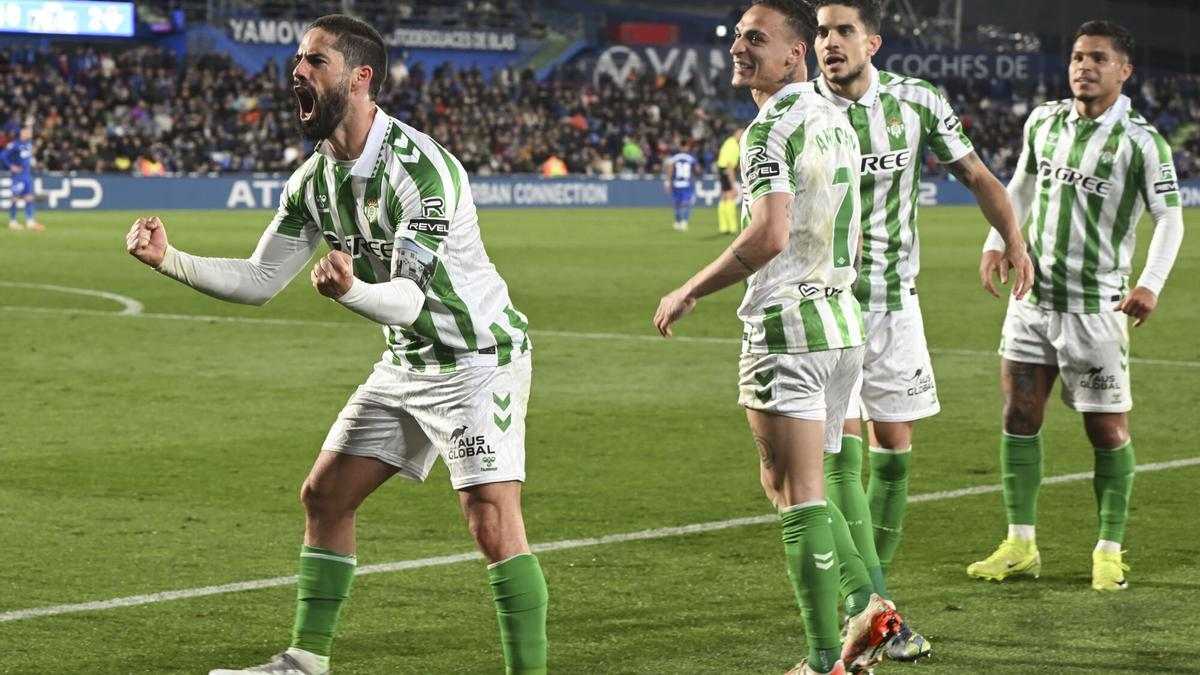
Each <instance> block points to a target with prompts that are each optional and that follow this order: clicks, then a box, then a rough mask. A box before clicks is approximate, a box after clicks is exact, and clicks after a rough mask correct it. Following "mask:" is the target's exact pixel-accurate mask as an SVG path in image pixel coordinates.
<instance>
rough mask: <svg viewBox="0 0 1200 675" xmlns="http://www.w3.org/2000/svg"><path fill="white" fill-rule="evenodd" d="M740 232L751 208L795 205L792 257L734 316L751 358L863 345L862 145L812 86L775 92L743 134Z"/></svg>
mask: <svg viewBox="0 0 1200 675" xmlns="http://www.w3.org/2000/svg"><path fill="white" fill-rule="evenodd" d="M741 148H742V149H741V169H742V183H743V185H742V194H743V195H744V199H743V200H742V227H743V229H744V228H746V227H749V226H750V212H751V208H752V207H753V205H754V203H755V202H757V201H758V200H759V199H761V198H762V197H763V196H765V195H767V194H770V193H772V192H784V193H787V194H790V195H793V202H792V209H791V211H792V219H791V223H790V224H789V228H788V244H787V247H786V248H785V249H784V250H783V252H781V253H780V254H779V255H777V256H776V257H775V258H773V259H772V260H771V261H770V262H769V263H767V265H766V266H765V267H763V268H762V269H760V270H758V271H757V272H755V273H754V274H752V275H751V276H750V278H749V279H748V280H747V288H746V295H745V297H744V298H743V300H742V305H741V307H740V308H738V316H739V317H740V318H741V319H742V321H743V322H744V323H745V331H744V334H743V338H742V351H743V353H747V354H781V353H803V352H818V351H824V350H827V349H841V348H845V347H853V346H856V345H860V344H862V343H863V333H864V331H863V319H862V311H861V309H860V307H859V303H858V301H857V300H855V299H854V295H853V293H852V292H851V290H852V288H853V285H854V278H855V275H856V270H855V265H856V263H857V250H856V245H857V242H858V239H859V225H858V219H859V198H858V170H857V169H858V162H859V155H858V139H857V138H855V135H854V130H853V129H851V128H850V125H849V124H848V123H847V122H846V118H845V116H844V115H842V114H841V112H840V111H838V109H837V108H835V107H834V106H833V105H832V104H830V103H829V101H826V100H825V99H823V98H821V97H820V96H819V95H817V93H816V90H815V89H814V87H813V84H812V83H811V82H803V83H794V84H789V85H787V86H786V87H783V88H782V89H780V90H779V91H777V92H775V95H773V96H772V97H771V98H770V99H768V100H767V102H766V103H765V104H764V105H763V106H762V108H761V109H760V110H759V113H758V116H757V117H756V118H755V119H754V121H753V122H751V123H750V126H748V127H747V128H746V131H745V132H744V133H743V134H742V142H741Z"/></svg>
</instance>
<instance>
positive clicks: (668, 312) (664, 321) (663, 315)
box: [654, 288, 696, 337]
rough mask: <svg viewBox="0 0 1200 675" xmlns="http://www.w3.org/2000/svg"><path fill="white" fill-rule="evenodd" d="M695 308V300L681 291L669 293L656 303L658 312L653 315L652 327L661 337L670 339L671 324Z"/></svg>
mask: <svg viewBox="0 0 1200 675" xmlns="http://www.w3.org/2000/svg"><path fill="white" fill-rule="evenodd" d="M695 306H696V299H695V298H693V297H691V296H690V295H688V293H687V292H686V291H685V290H684V289H682V288H679V289H676V290H674V291H671V292H670V293H668V294H667V295H665V296H663V299H662V300H660V301H659V302H658V311H657V312H655V313H654V327H655V328H657V329H658V332H659V333H660V334H661V335H662V336H663V337H671V336H672V335H674V333H672V332H671V324H673V323H675V322H676V321H678V320H680V319H681V318H683V315H685V314H687V313H688V312H690V311H692V309H693V308H695Z"/></svg>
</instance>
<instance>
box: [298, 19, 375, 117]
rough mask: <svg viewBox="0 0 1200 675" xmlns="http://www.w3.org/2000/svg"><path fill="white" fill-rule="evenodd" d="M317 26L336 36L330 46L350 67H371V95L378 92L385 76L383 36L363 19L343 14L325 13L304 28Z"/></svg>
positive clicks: (373, 95) (310, 28) (372, 96)
mask: <svg viewBox="0 0 1200 675" xmlns="http://www.w3.org/2000/svg"><path fill="white" fill-rule="evenodd" d="M314 28H320V29H321V30H323V31H325V32H327V33H330V34H331V35H333V36H334V37H335V38H337V40H336V41H335V42H334V43H333V48H334V49H336V50H338V51H339V52H341V53H342V57H343V58H345V59H346V65H347V66H348V67H350V68H357V67H359V66H370V67H371V87H370V93H371V98H372V99H375V98H376V97H378V96H379V91H380V90H381V89H383V81H384V79H386V78H387V61H388V57H387V45H385V44H384V43H383V36H381V35H380V34H379V31H377V30H375V29H374V28H372V27H371V24H369V23H367V22H366V21H360V20H359V19H356V18H354V17H352V16H348V15H346V14H326V15H325V16H323V17H321V18H319V19H317V20H316V21H313V22H312V23H310V24H308V29H307V30H312V29H314Z"/></svg>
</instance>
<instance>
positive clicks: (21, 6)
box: [0, 0, 134, 37]
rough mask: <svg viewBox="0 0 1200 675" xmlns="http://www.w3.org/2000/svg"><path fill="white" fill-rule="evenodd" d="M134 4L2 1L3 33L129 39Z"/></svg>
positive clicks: (53, 0)
mask: <svg viewBox="0 0 1200 675" xmlns="http://www.w3.org/2000/svg"><path fill="white" fill-rule="evenodd" d="M133 19H134V9H133V3H132V2H78V1H75V0H63V1H55V0H0V32H6V33H32V34H57V35H96V36H105V37H130V36H132V35H133V31H134V20H133Z"/></svg>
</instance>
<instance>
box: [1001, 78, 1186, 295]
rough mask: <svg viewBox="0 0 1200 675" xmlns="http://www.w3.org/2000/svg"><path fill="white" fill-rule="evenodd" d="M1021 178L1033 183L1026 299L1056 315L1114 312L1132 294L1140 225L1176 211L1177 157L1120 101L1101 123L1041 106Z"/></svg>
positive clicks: (1069, 105)
mask: <svg viewBox="0 0 1200 675" xmlns="http://www.w3.org/2000/svg"><path fill="white" fill-rule="evenodd" d="M1017 170H1018V171H1019V172H1023V173H1024V174H1025V176H1027V177H1026V178H1025V179H1024V180H1032V181H1035V182H1036V189H1035V192H1034V195H1035V196H1034V198H1033V203H1032V204H1031V205H1030V208H1029V210H1028V211H1029V220H1028V237H1029V244H1030V251H1031V254H1032V256H1033V259H1034V265H1035V268H1036V272H1037V277H1036V282H1035V284H1034V287H1033V290H1032V292H1031V295H1030V300H1031V301H1033V302H1036V303H1037V304H1038V305H1040V306H1043V307H1046V308H1047V309H1053V310H1056V311H1060V312H1080V313H1097V312H1101V311H1107V310H1110V309H1111V308H1112V307H1113V306H1114V305H1115V303H1116V302H1117V301H1118V300H1119V299H1120V298H1121V296H1123V295H1124V294H1125V292H1126V291H1127V290H1128V278H1129V273H1130V268H1131V261H1132V256H1133V252H1134V245H1135V239H1134V233H1135V226H1136V224H1137V221H1138V220H1139V219H1140V218H1141V217H1142V214H1143V213H1144V212H1145V209H1146V208H1147V207H1148V208H1150V209H1151V211H1152V212H1154V213H1156V214H1161V213H1162V212H1163V211H1164V210H1166V209H1172V208H1175V209H1177V208H1179V206H1180V199H1179V190H1178V182H1177V180H1176V176H1175V167H1174V163H1173V161H1172V158H1171V149H1170V148H1169V147H1168V146H1167V144H1166V142H1165V141H1164V140H1163V137H1162V135H1161V134H1159V133H1158V131H1157V130H1155V129H1154V127H1153V126H1151V125H1150V124H1149V123H1148V122H1147V121H1146V120H1145V118H1143V117H1142V116H1141V115H1139V114H1137V113H1136V112H1133V111H1132V110H1131V109H1130V102H1129V99H1128V98H1126V97H1124V96H1122V97H1121V98H1120V99H1119V100H1118V101H1117V103H1116V104H1114V106H1113V107H1112V108H1110V109H1109V110H1108V111H1107V112H1106V113H1105V114H1104V115H1102V116H1101V117H1100V118H1099V119H1096V120H1091V119H1087V118H1085V117H1082V116H1080V115H1079V114H1078V113H1077V112H1076V109H1075V106H1074V103H1073V101H1071V100H1064V101H1054V102H1051V103H1047V104H1044V105H1042V106H1039V107H1038V108H1037V109H1035V110H1034V111H1033V113H1032V114H1031V115H1030V118H1029V120H1028V121H1027V123H1026V125H1025V138H1024V143H1023V145H1022V155H1021V159H1020V161H1019V162H1018V167H1017Z"/></svg>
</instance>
